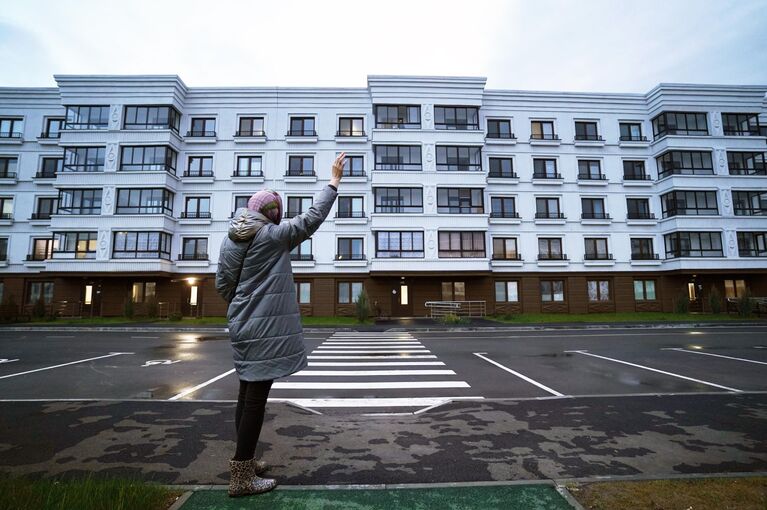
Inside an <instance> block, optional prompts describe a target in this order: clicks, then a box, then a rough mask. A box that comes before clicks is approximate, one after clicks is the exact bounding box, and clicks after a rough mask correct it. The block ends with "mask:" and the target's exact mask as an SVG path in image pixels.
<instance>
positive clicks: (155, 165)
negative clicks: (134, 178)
mask: <svg viewBox="0 0 767 510" xmlns="http://www.w3.org/2000/svg"><path fill="white" fill-rule="evenodd" d="M177 158H178V153H177V152H176V151H175V150H173V149H171V148H170V147H166V146H164V145H153V146H142V147H123V148H122V156H121V157H120V170H121V171H124V172H134V171H142V172H157V171H165V172H170V173H172V174H174V175H175V174H176V159H177Z"/></svg>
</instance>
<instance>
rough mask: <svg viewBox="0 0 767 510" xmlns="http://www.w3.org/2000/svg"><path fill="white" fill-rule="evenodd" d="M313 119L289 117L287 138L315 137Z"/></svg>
mask: <svg viewBox="0 0 767 510" xmlns="http://www.w3.org/2000/svg"><path fill="white" fill-rule="evenodd" d="M314 124H315V120H314V117H291V118H290V129H289V130H288V136H317V131H315V130H314Z"/></svg>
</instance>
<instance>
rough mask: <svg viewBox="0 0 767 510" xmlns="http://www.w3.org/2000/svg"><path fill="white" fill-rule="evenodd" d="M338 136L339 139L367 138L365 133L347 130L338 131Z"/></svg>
mask: <svg viewBox="0 0 767 510" xmlns="http://www.w3.org/2000/svg"><path fill="white" fill-rule="evenodd" d="M336 136H338V137H355V136H365V132H364V131H354V130H348V129H345V130H339V131H336Z"/></svg>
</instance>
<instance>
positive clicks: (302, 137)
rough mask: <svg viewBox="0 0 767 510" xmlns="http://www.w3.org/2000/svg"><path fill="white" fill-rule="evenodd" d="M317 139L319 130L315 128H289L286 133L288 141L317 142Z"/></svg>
mask: <svg viewBox="0 0 767 510" xmlns="http://www.w3.org/2000/svg"><path fill="white" fill-rule="evenodd" d="M317 140H319V138H318V137H317V131H315V130H313V129H289V130H288V132H287V133H286V134H285V141H286V142H288V143H307V142H308V143H315V142H317Z"/></svg>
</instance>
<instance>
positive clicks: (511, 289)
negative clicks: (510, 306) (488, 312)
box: [495, 282, 519, 303]
mask: <svg viewBox="0 0 767 510" xmlns="http://www.w3.org/2000/svg"><path fill="white" fill-rule="evenodd" d="M495 301H496V302H497V303H516V302H518V301H519V288H518V282H495Z"/></svg>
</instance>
